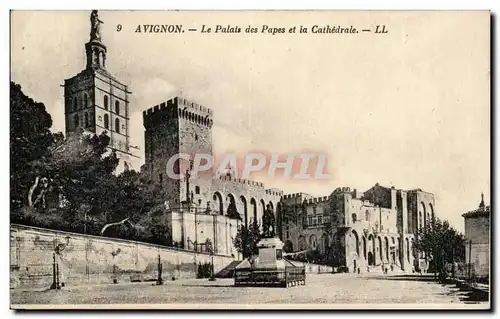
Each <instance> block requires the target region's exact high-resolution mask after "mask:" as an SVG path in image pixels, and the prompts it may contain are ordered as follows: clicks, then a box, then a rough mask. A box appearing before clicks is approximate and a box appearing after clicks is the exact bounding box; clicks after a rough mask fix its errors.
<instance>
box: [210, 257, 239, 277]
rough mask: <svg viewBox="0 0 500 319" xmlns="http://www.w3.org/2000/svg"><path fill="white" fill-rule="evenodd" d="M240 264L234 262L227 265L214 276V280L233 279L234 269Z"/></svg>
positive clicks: (237, 261)
mask: <svg viewBox="0 0 500 319" xmlns="http://www.w3.org/2000/svg"><path fill="white" fill-rule="evenodd" d="M240 263H241V260H234V261H232V262H231V263H230V264H229V265H227V266H226V267H224V268H223V269H221V270H220V271H219V272H218V273H217V274H215V278H233V276H234V268H236V266H238V265H239V264H240Z"/></svg>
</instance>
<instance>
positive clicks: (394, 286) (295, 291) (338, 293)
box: [11, 274, 487, 308]
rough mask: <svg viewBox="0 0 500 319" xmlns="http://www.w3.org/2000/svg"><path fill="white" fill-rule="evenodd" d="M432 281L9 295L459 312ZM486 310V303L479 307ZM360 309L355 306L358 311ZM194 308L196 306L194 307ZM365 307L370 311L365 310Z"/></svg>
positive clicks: (226, 284) (121, 287) (48, 300)
mask: <svg viewBox="0 0 500 319" xmlns="http://www.w3.org/2000/svg"><path fill="white" fill-rule="evenodd" d="M430 279H431V278H430V277H419V276H384V275H371V276H366V275H365V276H357V275H353V274H319V275H318V274H316V275H315V274H313V275H310V274H309V275H308V277H307V280H306V285H305V286H297V287H291V288H254V287H251V288H250V287H249V288H241V287H233V279H218V280H217V281H214V282H211V281H208V280H206V279H192V280H179V281H174V282H172V281H167V282H165V284H164V285H163V286H155V285H154V284H153V283H134V284H117V285H101V286H82V287H65V288H63V289H62V290H59V291H52V290H47V291H27V290H21V289H19V290H11V303H12V304H51V305H56V304H62V305H64V304H185V305H186V304H200V303H204V304H231V305H238V304H240V305H241V304H244V305H256V304H281V305H283V306H286V305H297V304H324V305H325V306H327V305H328V304H332V306H333V307H335V306H336V307H338V306H339V305H341V304H352V305H360V304H362V305H366V304H378V305H381V304H419V305H420V306H418V305H417V306H418V307H419V308H420V307H422V306H424V304H429V305H430V304H433V305H437V304H441V305H443V304H446V305H448V306H447V307H453V306H454V305H456V306H457V307H461V308H463V307H464V305H467V304H476V306H477V303H471V302H467V295H466V293H465V292H463V291H459V290H458V289H457V288H455V287H454V286H453V285H440V284H438V283H436V282H433V281H430ZM482 305H483V306H486V305H487V303H482ZM358 307H359V306H358ZM196 308H198V307H196ZM368 308H369V307H368Z"/></svg>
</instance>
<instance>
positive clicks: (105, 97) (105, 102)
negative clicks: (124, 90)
mask: <svg viewBox="0 0 500 319" xmlns="http://www.w3.org/2000/svg"><path fill="white" fill-rule="evenodd" d="M104 108H105V109H106V110H107V109H108V96H107V95H105V96H104Z"/></svg>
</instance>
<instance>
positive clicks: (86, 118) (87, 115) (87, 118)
mask: <svg viewBox="0 0 500 319" xmlns="http://www.w3.org/2000/svg"><path fill="white" fill-rule="evenodd" d="M89 125H90V124H89V113H87V112H85V127H88V126H89Z"/></svg>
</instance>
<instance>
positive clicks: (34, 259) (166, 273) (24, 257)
mask: <svg viewBox="0 0 500 319" xmlns="http://www.w3.org/2000/svg"><path fill="white" fill-rule="evenodd" d="M10 243H11V256H10V269H11V273H10V286H11V288H23V287H47V288H48V287H49V286H50V284H51V283H52V278H53V277H52V269H53V266H52V265H53V258H54V257H53V256H54V255H55V256H56V262H57V263H58V265H59V271H60V275H61V276H60V282H61V283H64V284H65V286H75V285H83V284H105V283H112V282H113V280H114V279H116V280H117V281H118V282H132V281H149V280H150V281H154V280H156V278H157V276H158V272H157V269H158V267H157V266H158V256H159V257H160V260H161V264H162V266H163V276H162V277H163V280H172V278H175V279H179V278H195V277H196V273H197V265H198V264H199V263H208V262H211V256H210V255H208V254H206V253H195V252H192V251H187V250H182V249H175V248H169V247H163V246H157V245H152V244H147V243H141V242H134V241H129V240H122V239H114V238H106V237H98V236H89V235H83V234H77V233H68V232H62V231H54V230H50V229H42V228H35V227H27V226H22V225H11V226H10ZM57 247H59V249H57ZM56 250H58V251H59V254H55V253H54V252H55V251H56ZM231 261H233V258H231V257H228V256H222V255H215V256H213V262H214V271H215V273H217V272H218V271H219V270H221V269H223V268H224V267H226V266H227V265H228V264H229V263H231Z"/></svg>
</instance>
